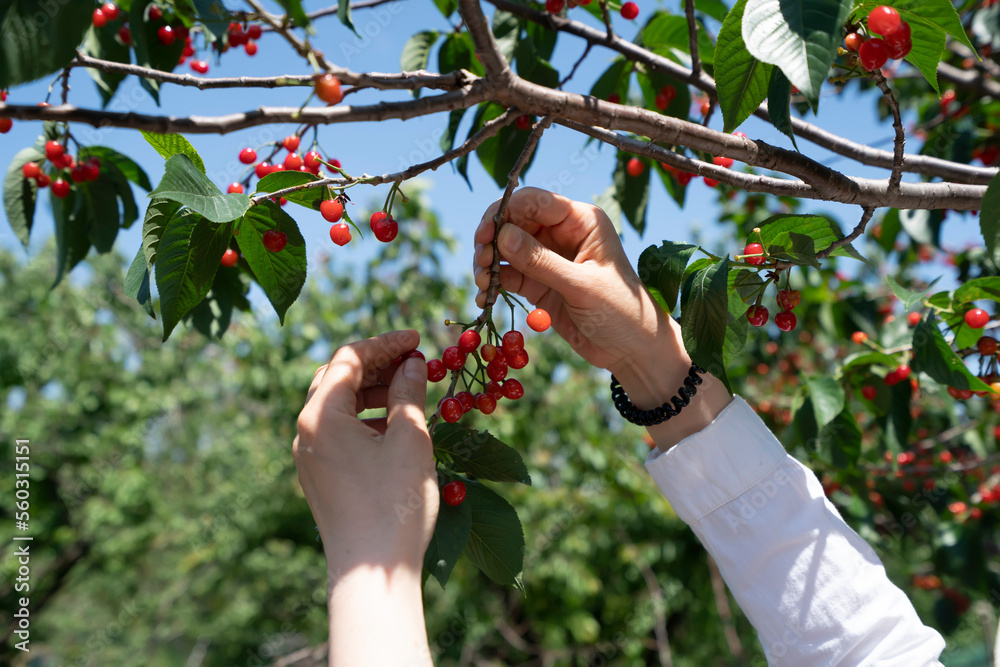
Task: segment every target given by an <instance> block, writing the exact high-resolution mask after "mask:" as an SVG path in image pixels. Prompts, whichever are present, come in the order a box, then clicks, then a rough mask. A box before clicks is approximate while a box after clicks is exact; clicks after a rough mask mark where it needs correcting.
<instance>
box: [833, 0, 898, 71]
mask: <svg viewBox="0 0 1000 667" xmlns="http://www.w3.org/2000/svg"><path fill="white" fill-rule="evenodd" d="M868 31H869V32H871V33H877V34H879V35H882V37H881V38H878V37H871V38H869V39H865V37H864V36H862V35H861V34H860V33H857V32H852V33H850V34H848V35H847V37H845V38H844V46H846V47H847V49H848V50H849V51H853V52H855V53H857V54H858V62H860V63H861V66H862V67H864V68H865V69H866V70H868V71H873V70H877V69H880V68H881V67H882V66H883V65H885V63H886V62H887V61H888V60H889V59H890V58H892V59H893V60H902V59H903V58H905V57H906V56H907V55H908V54H909V53H910V49H912V48H913V42H912V41H911V39H910V24H909V23H907V22H906V21H904V20H903V19H902V18H900V16H899V12H898V11H896V10H895V9H894V8H892V7H888V6H886V5H879V6H878V7H876V8H875V9H873V10H872V12H871V14H869V15H868Z"/></svg>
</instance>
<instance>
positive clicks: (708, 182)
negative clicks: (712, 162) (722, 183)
mask: <svg viewBox="0 0 1000 667" xmlns="http://www.w3.org/2000/svg"><path fill="white" fill-rule="evenodd" d="M704 179H705V185H707V186H708V187H710V188H717V187H719V181H717V180H715V179H714V178H709V177H708V176H705V177H704Z"/></svg>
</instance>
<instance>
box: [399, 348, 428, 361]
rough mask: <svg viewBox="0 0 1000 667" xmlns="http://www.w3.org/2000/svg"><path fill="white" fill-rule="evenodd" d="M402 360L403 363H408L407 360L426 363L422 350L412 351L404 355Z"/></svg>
mask: <svg viewBox="0 0 1000 667" xmlns="http://www.w3.org/2000/svg"><path fill="white" fill-rule="evenodd" d="M401 358H402V360H403V361H406V360H407V359H419V360H420V361H426V357H424V353H423V352H421V351H420V350H410V351H409V352H407V353H406V354H404V355H403V356H402V357H401Z"/></svg>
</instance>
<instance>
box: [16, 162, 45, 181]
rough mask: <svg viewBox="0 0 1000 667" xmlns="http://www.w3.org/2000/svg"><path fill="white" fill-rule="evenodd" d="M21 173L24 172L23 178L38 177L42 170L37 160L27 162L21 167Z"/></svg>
mask: <svg viewBox="0 0 1000 667" xmlns="http://www.w3.org/2000/svg"><path fill="white" fill-rule="evenodd" d="M21 173H22V174H24V177H25V178H38V174H40V173H42V170H41V168H40V167H39V166H38V163H37V162H28V163H27V164H25V165H24V166H23V167H21Z"/></svg>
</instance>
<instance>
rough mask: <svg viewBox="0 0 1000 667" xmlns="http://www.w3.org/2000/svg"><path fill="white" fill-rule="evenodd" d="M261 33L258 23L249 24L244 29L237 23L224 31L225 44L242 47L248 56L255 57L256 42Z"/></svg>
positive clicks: (231, 24)
mask: <svg viewBox="0 0 1000 667" xmlns="http://www.w3.org/2000/svg"><path fill="white" fill-rule="evenodd" d="M262 33H263V30H262V28H261V27H260V24H259V23H251V24H250V25H248V26H246V28H245V29H244V27H243V25H242V24H240V23H237V22H235V21H234V22H233V23H230V24H229V29H228V30H227V31H226V43H227V44H228V46H229V47H230V48H231V47H235V46H242V47H243V50H244V51H246V54H247V55H248V56H255V55H257V40H258V39H260V36H261V34H262Z"/></svg>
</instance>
